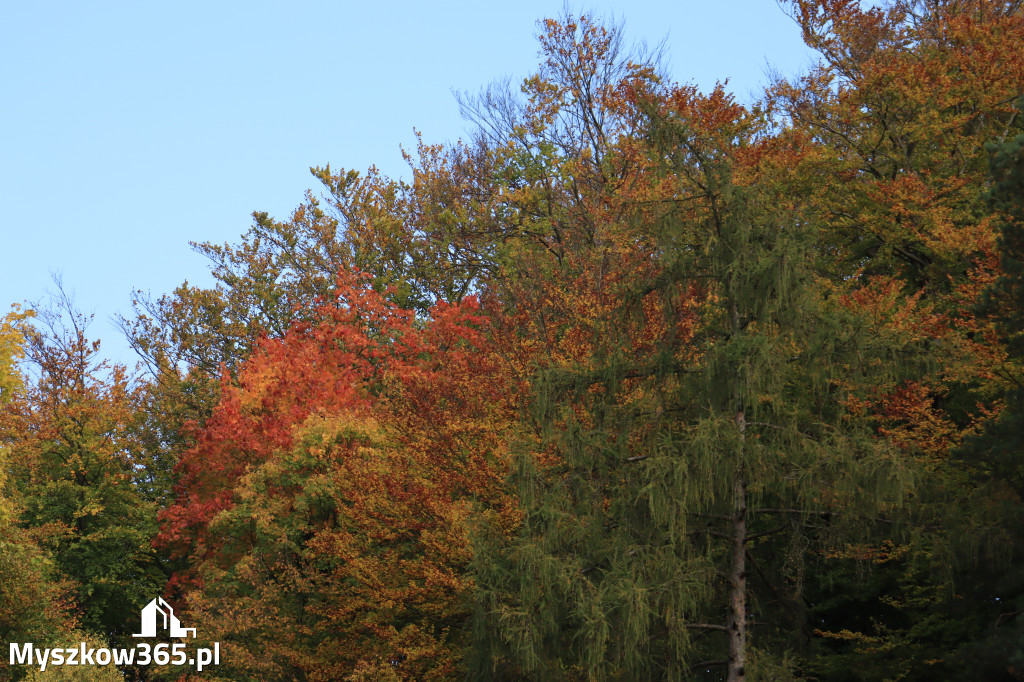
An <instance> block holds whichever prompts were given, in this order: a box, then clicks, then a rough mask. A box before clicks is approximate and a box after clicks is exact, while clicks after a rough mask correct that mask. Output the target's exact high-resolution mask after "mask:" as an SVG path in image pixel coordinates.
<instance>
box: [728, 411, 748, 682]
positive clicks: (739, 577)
mask: <svg viewBox="0 0 1024 682" xmlns="http://www.w3.org/2000/svg"><path fill="white" fill-rule="evenodd" d="M736 426H737V427H739V430H740V442H741V444H742V442H743V440H744V432H745V431H746V427H747V422H746V417H745V415H744V413H743V411H742V410H740V411H738V412H737V413H736ZM729 587H730V590H731V594H730V598H729V627H728V632H729V667H728V672H727V676H726V680H727V682H743V680H745V679H746V665H747V479H746V467H745V466H744V457H743V452H742V445H741V452H740V457H739V461H738V463H737V465H736V478H735V480H734V481H733V501H732V557H731V562H730V567H729Z"/></svg>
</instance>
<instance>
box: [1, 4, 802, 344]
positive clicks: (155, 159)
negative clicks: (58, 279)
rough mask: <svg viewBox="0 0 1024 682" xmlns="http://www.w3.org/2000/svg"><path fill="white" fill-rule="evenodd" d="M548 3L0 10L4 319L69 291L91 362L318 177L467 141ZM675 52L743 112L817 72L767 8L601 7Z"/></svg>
mask: <svg viewBox="0 0 1024 682" xmlns="http://www.w3.org/2000/svg"><path fill="white" fill-rule="evenodd" d="M561 7H562V3H561V0H552V1H550V2H539V1H533V0H525V1H519V2H502V3H498V2H488V1H487V0H483V1H482V2H481V1H480V0H476V1H474V2H462V1H453V2H443V3H423V2H415V3H413V2H373V1H369V2H367V1H365V0H363V1H360V2H351V1H339V2H307V1H303V0H292V1H291V2H287V3H285V2H276V3H271V2H260V1H258V0H250V1H249V2H245V3H241V2H191V1H181V2H174V3H150V2H88V3H86V2H54V1H52V0H40V1H38V2H18V3H14V2H12V3H6V4H5V6H4V7H3V9H2V10H0V244H2V247H0V254H2V255H0V312H2V311H3V310H6V308H7V306H8V305H9V304H10V303H20V302H22V301H25V300H26V299H28V300H34V299H38V298H40V297H42V296H43V294H44V293H45V291H46V289H47V288H48V287H50V286H51V285H50V281H49V279H50V272H51V271H56V272H61V273H63V278H64V283H65V288H67V289H69V290H71V291H73V292H74V293H75V296H76V301H77V304H78V306H79V308H81V309H82V310H83V311H84V312H86V313H94V314H95V316H96V319H95V322H94V323H93V325H92V327H91V329H90V331H91V334H92V336H93V337H94V338H96V337H98V338H101V339H102V340H103V353H104V355H107V356H109V357H112V358H114V359H115V360H118V361H120V362H124V363H128V364H134V361H135V358H134V356H133V355H132V354H131V352H130V351H129V350H128V348H127V345H126V344H125V343H124V341H123V340H122V339H121V338H120V336H119V333H118V332H117V330H116V329H115V328H114V326H113V324H112V322H111V318H112V317H113V315H114V314H115V313H116V312H118V311H120V312H124V313H127V312H128V311H129V308H130V306H129V303H130V300H131V292H132V290H133V289H136V288H138V289H143V290H147V291H151V292H153V293H154V294H157V295H158V294H161V293H164V292H169V291H171V290H172V289H173V288H174V287H175V286H176V285H178V284H180V283H181V282H182V281H184V280H186V279H187V280H188V281H189V282H192V283H196V284H210V283H211V278H210V277H209V275H208V271H207V263H206V261H205V259H203V258H202V257H201V256H199V255H197V254H195V253H193V252H192V251H191V249H190V247H189V244H188V243H189V241H190V240H195V241H214V242H225V241H227V242H234V241H236V240H237V238H238V237H239V236H240V235H241V234H242V233H243V232H245V231H246V229H247V228H248V226H249V224H250V223H251V218H250V214H251V213H252V212H253V211H256V210H259V211H268V212H270V213H271V214H272V215H274V216H277V217H286V216H287V215H289V214H290V212H291V210H292V209H293V208H294V207H295V206H296V205H297V204H298V203H299V202H300V201H301V199H302V193H303V191H304V190H305V189H307V188H309V187H314V186H315V180H313V178H312V177H311V176H310V175H309V167H310V166H315V165H324V164H326V163H330V164H331V167H332V168H353V169H357V170H364V169H365V168H366V167H368V166H369V165H371V164H375V165H376V166H377V167H378V168H380V169H381V171H383V172H384V173H385V174H388V175H391V176H394V177H399V176H403V175H405V176H407V175H408V174H407V171H406V167H405V165H404V163H403V161H402V156H401V152H400V145H404V146H405V147H406V148H413V147H414V144H415V138H414V136H413V128H414V127H415V128H417V129H419V130H420V131H421V132H422V133H423V137H424V140H425V141H427V142H443V141H446V140H448V141H454V140H456V139H458V138H460V137H466V133H467V124H466V123H465V122H463V121H462V120H461V119H460V117H459V112H458V106H457V105H456V102H455V99H454V97H453V96H452V90H453V89H457V90H468V91H475V90H477V89H478V88H479V87H481V86H483V85H485V84H487V83H489V82H491V81H493V80H496V79H498V78H501V77H503V76H506V75H508V76H512V78H513V80H514V81H519V80H521V79H522V78H523V77H524V76H526V75H528V74H529V73H531V72H532V71H533V69H534V68H535V66H536V64H537V62H538V56H537V44H536V41H535V38H534V36H535V33H536V30H537V28H536V21H537V20H538V19H540V18H542V17H544V16H555V15H557V14H558V13H559V11H560V10H561ZM580 7H582V8H583V9H591V10H593V11H594V13H595V14H596V15H598V16H601V15H604V16H609V15H611V14H612V13H614V15H615V16H616V17H618V18H621V19H623V20H624V21H625V24H626V33H627V37H628V38H629V39H631V40H635V41H640V40H645V41H647V42H648V43H656V42H658V41H659V40H660V39H662V38H664V37H667V44H666V46H667V56H668V59H669V67H670V73H671V75H672V77H673V78H674V79H675V80H676V81H679V82H683V83H685V82H693V83H696V84H697V85H698V86H700V87H701V88H702V89H705V90H706V89H710V88H711V87H712V86H713V85H714V83H715V81H716V80H722V79H725V78H729V79H730V85H729V87H730V89H731V90H733V91H734V92H735V93H736V94H737V97H738V98H739V99H740V100H741V101H748V102H749V101H751V99H752V96H756V94H757V93H758V92H759V89H760V87H761V85H763V84H764V83H765V82H766V80H767V78H766V73H767V70H768V66H769V65H771V67H773V68H774V69H777V70H778V71H780V72H782V73H783V74H786V75H791V74H795V73H798V72H800V71H803V70H804V69H805V68H806V67H807V66H808V65H809V64H810V63H811V56H810V54H809V52H808V51H807V50H806V49H805V48H804V46H803V44H802V43H801V42H800V37H799V31H798V29H797V27H796V25H795V24H794V23H793V22H792V20H791V19H789V18H788V17H787V16H785V14H783V12H782V10H780V9H779V8H778V6H777V5H776V4H775V2H774V1H773V0H726V1H724V2H717V3H709V2H706V1H705V0H699V1H698V0H674V1H671V2H669V1H662V2H647V1H644V0H633V1H632V2H630V3H628V10H627V9H626V8H627V3H625V2H606V1H601V2H592V3H590V4H589V5H582V6H580Z"/></svg>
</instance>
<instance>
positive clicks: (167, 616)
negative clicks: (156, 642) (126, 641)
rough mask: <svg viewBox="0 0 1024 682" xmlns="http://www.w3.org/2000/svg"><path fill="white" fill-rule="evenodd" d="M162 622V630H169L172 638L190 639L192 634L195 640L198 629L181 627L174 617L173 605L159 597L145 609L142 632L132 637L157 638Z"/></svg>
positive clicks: (143, 610)
mask: <svg viewBox="0 0 1024 682" xmlns="http://www.w3.org/2000/svg"><path fill="white" fill-rule="evenodd" d="M160 621H162V625H163V627H162V629H164V630H169V631H170V636H171V637H188V636H189V633H190V632H191V633H192V637H193V638H195V636H196V629H195V628H183V627H181V622H180V621H179V620H178V617H177V616H175V615H174V609H172V608H171V605H170V604H168V603H167V602H165V601H164V600H163V598H162V597H157V598H156V599H154V600H153V601H151V602H149V603H148V604H146V606H145V607H143V609H142V632H140V633H138V634H134V635H132V637H156V636H157V635H156V633H157V628H158V627H159V624H160Z"/></svg>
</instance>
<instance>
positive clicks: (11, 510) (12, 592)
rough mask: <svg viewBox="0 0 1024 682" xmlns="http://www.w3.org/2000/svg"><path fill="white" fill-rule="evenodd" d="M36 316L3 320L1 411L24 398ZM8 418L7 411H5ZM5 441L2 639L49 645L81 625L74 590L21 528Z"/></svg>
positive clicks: (17, 312)
mask: <svg viewBox="0 0 1024 682" xmlns="http://www.w3.org/2000/svg"><path fill="white" fill-rule="evenodd" d="M30 316H31V311H22V310H21V309H20V307H19V306H15V307H14V309H13V310H12V311H11V312H9V313H8V314H7V315H5V316H4V318H3V320H2V321H0V410H5V408H6V406H8V405H10V404H11V403H12V402H14V401H16V400H19V399H21V398H22V397H23V396H22V395H21V394H22V392H23V391H24V387H25V386H24V384H25V381H24V375H23V374H22V368H21V367H20V365H19V361H20V360H21V359H22V358H23V357H24V345H25V332H26V326H27V319H28V318H29V317H30ZM0 414H3V415H6V412H0ZM3 433H4V438H3V439H2V440H0V640H2V641H3V642H5V643H7V642H38V643H39V644H41V645H45V643H47V642H52V641H54V638H56V637H59V636H60V635H61V634H62V633H65V632H67V631H68V630H70V629H71V628H73V627H74V626H75V624H76V622H77V619H76V615H75V612H74V610H73V602H72V599H71V587H72V585H70V584H69V583H68V582H67V580H66V579H63V578H62V577H61V576H60V574H59V573H58V572H57V570H56V568H55V566H54V562H53V559H52V557H50V555H49V554H48V553H47V552H46V551H45V550H44V549H43V548H42V547H41V546H40V539H41V537H45V535H39V534H34V533H33V532H32V530H31V529H26V528H23V527H21V525H20V524H19V523H18V521H19V515H20V512H21V508H22V502H21V496H20V495H19V494H18V492H17V490H16V488H15V486H14V485H13V482H12V481H11V480H10V475H9V473H8V472H9V470H10V467H11V462H10V454H9V451H10V448H11V446H12V445H13V444H14V443H15V442H16V440H15V438H14V437H12V434H11V433H10V432H7V431H3ZM8 663H9V662H8V661H7V659H6V658H5V659H3V660H2V661H0V680H9V679H16V678H17V672H18V671H16V670H15V669H12V668H9V667H8Z"/></svg>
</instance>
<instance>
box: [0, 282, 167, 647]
mask: <svg viewBox="0 0 1024 682" xmlns="http://www.w3.org/2000/svg"><path fill="white" fill-rule="evenodd" d="M52 303H53V305H52V306H37V318H36V319H37V320H38V323H37V324H36V325H34V326H33V327H32V328H31V329H28V330H27V332H26V333H27V341H26V345H25V355H26V359H27V361H28V363H29V367H30V373H29V376H30V377H31V380H30V381H28V382H26V383H27V386H26V388H25V390H24V392H23V393H21V394H20V395H19V394H16V395H15V397H14V399H13V400H11V401H10V402H8V403H6V404H5V405H3V408H2V411H3V412H2V421H0V426H2V429H3V442H4V443H5V447H6V451H5V456H6V458H7V461H8V462H9V465H8V466H9V468H8V469H7V471H8V472H9V474H8V475H9V479H8V483H7V485H8V486H9V487H10V489H12V490H13V494H14V495H15V496H16V498H17V500H18V509H17V517H16V522H17V524H18V526H19V527H21V528H23V529H26V530H29V531H31V532H32V533H33V534H34V535H35V536H36V537H38V538H39V539H40V545H41V546H42V547H43V549H44V550H46V552H47V553H48V555H49V556H50V557H52V562H53V569H54V573H55V576H56V577H57V579H67V580H70V581H72V582H73V584H74V590H73V595H74V602H75V606H76V607H77V608H78V609H79V610H80V612H81V616H80V620H81V624H82V626H83V627H85V628H87V629H89V630H91V631H93V632H96V633H99V634H101V635H102V636H103V637H105V638H107V639H108V640H109V641H111V642H115V641H119V640H121V639H122V638H125V637H129V636H130V629H131V628H133V627H135V626H136V625H137V620H138V613H139V609H140V608H141V607H142V606H143V605H144V604H145V603H146V602H147V601H149V600H150V599H152V598H153V595H155V594H158V593H159V592H160V589H161V588H162V586H163V583H164V582H165V580H166V577H167V576H166V575H165V574H164V573H163V571H162V570H161V566H160V565H159V563H158V561H157V557H156V554H155V552H154V550H153V549H152V547H151V546H150V542H151V540H152V538H153V536H154V535H155V534H156V506H155V504H154V503H153V502H151V501H147V500H146V499H145V496H144V495H142V494H141V493H140V491H139V489H138V488H137V487H136V480H137V478H139V477H140V475H142V472H141V471H140V468H141V466H142V465H143V463H144V460H143V458H142V457H141V453H140V452H139V448H138V444H137V443H136V442H135V440H134V436H133V431H132V425H133V421H134V419H135V413H136V410H137V409H138V407H139V404H138V396H137V392H136V390H135V389H134V388H133V386H132V383H131V379H130V377H129V376H128V374H127V372H126V371H125V369H124V368H123V367H120V366H109V365H107V364H106V363H104V362H101V361H99V360H97V353H98V348H99V345H98V343H96V342H90V341H89V340H88V338H87V336H86V327H87V323H88V320H87V318H85V317H84V316H82V315H81V314H79V313H77V312H76V311H75V310H74V308H73V306H72V304H71V302H70V299H69V298H68V297H67V296H66V295H64V294H63V293H62V292H61V293H59V294H57V295H56V296H55V298H54V299H53V301H52Z"/></svg>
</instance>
